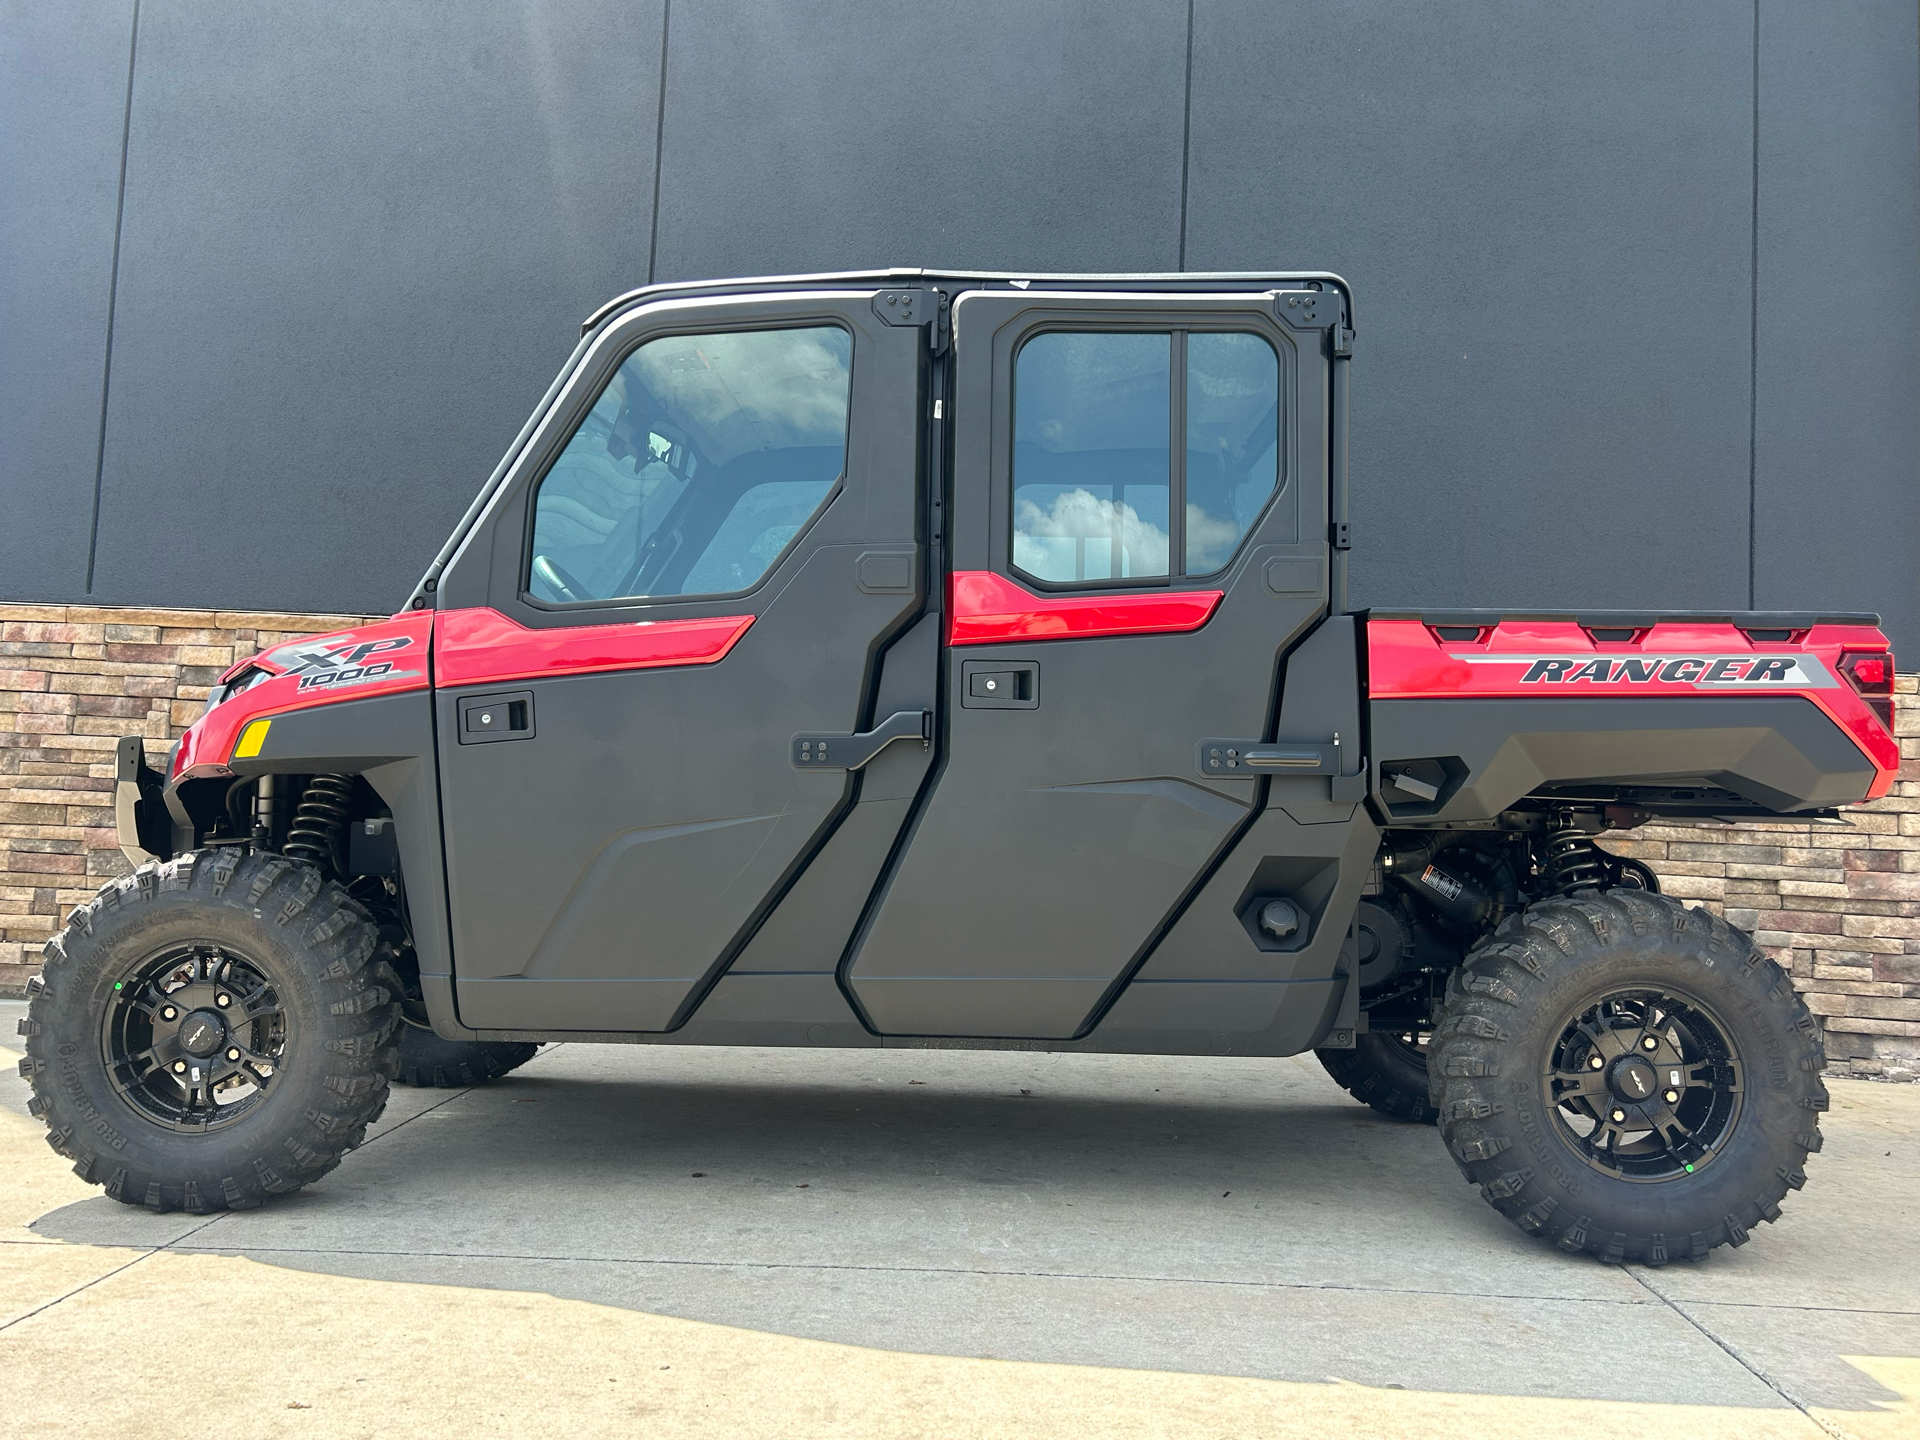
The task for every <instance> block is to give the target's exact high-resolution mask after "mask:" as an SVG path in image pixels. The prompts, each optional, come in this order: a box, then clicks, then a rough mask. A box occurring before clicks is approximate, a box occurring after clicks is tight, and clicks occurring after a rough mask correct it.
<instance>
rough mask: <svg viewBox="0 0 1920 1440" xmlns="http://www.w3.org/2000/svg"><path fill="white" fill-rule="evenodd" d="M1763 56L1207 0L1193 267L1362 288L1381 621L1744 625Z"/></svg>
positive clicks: (1401, 12)
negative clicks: (1447, 607)
mask: <svg viewBox="0 0 1920 1440" xmlns="http://www.w3.org/2000/svg"><path fill="white" fill-rule="evenodd" d="M1751 35H1752V9H1751V6H1750V4H1747V3H1744V0H1711V3H1705V0H1703V3H1698V4H1693V5H1688V6H1680V7H1676V6H1672V5H1668V4H1665V3H1661V0H1632V3H1617V4H1607V5H1587V6H1567V5H1551V6H1533V5H1517V4H1499V5H1465V6H1463V5H1452V4H1421V5H1408V4H1391V5H1390V4H1383V3H1378V0H1328V3H1318V4H1298V3H1289V4H1284V5H1276V4H1272V3H1270V0H1199V4H1198V6H1197V24H1196V33H1195V37H1194V62H1193V63H1194V77H1193V136H1192V177H1191V205H1190V211H1189V221H1188V243H1187V264H1188V266H1189V267H1190V268H1194V269H1211V268H1233V269H1252V268H1255V267H1259V266H1269V265H1309V266H1314V267H1319V268H1326V269H1332V270H1337V271H1339V272H1341V273H1342V274H1344V275H1345V276H1346V277H1347V278H1348V279H1349V280H1351V281H1352V282H1353V284H1354V286H1355V289H1356V292H1357V294H1358V297H1359V322H1360V337H1359V346H1358V350H1357V358H1356V360H1355V362H1354V402H1353V451H1352V456H1353V496H1352V517H1353V522H1354V544H1355V549H1354V552H1353V562H1352V564H1353V569H1352V583H1351V591H1350V595H1351V599H1352V601H1353V603H1355V604H1356V605H1360V604H1369V603H1373V604H1385V603H1396V604H1397V603H1418V604H1440V603H1445V604H1459V603H1463V602H1465V601H1467V600H1468V599H1469V598H1472V599H1473V601H1474V603H1477V604H1479V603H1484V604H1508V603H1524V604H1536V605H1537V604H1541V603H1545V602H1547V601H1548V600H1549V599H1550V598H1551V599H1552V601H1553V603H1565V604H1580V605H1596V606H1598V605H1621V604H1627V603H1630V602H1638V603H1652V601H1653V599H1654V597H1658V603H1660V604H1662V605H1668V606H1683V605H1684V606H1715V607H1717V606H1732V605H1736V604H1738V605H1744V604H1745V603H1746V598H1747V500H1748V444H1747V441H1748V413H1749V411H1748V389H1749V387H1748V375H1749V358H1750V349H1749V333H1748V275H1749V268H1748V257H1749V254H1750V241H1751V187H1750V179H1751V134H1752V95H1751V78H1752V51H1751V48H1750V41H1751ZM1911 175H1912V172H1911V169H1909V171H1908V172H1907V173H1906V175H1905V176H1903V177H1902V179H1901V180H1900V182H1899V183H1901V184H1903V185H1906V186H1909V187H1910V186H1911V185H1912V178H1911ZM1907 321H1908V323H1909V324H1911V321H1912V316H1911V312H1909V314H1908V316H1907Z"/></svg>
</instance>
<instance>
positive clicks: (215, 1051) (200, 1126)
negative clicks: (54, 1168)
mask: <svg viewBox="0 0 1920 1440" xmlns="http://www.w3.org/2000/svg"><path fill="white" fill-rule="evenodd" d="M288 1038H289V1035H288V1024H287V1015H286V1010H285V1008H284V1006H283V1005H282V1004H281V1000H280V994H279V992H278V991H277V990H276V989H275V988H274V985H273V982H272V981H271V980H270V979H269V978H268V977H267V974H266V972H265V970H264V969H263V968H262V967H261V966H260V965H259V964H258V963H257V962H255V961H253V960H251V959H249V958H248V957H246V956H245V955H242V954H240V953H239V952H237V951H235V950H231V949H228V948H226V947H223V946H214V945H176V946H173V947H171V948H169V949H167V950H164V951H161V952H160V953H159V954H156V955H153V956H151V957H149V958H148V959H147V960H145V961H143V962H142V963H141V964H139V965H138V966H136V967H134V969H133V970H132V972H131V973H129V974H128V975H127V976H126V977H125V978H124V979H122V980H121V981H119V982H118V983H117V984H115V986H114V987H113V1001H112V1003H111V1004H110V1005H109V1006H108V1007H107V1013H106V1017H105V1019H104V1021H103V1022H102V1026H101V1036H100V1039H101V1048H102V1052H103V1055H104V1058H105V1060H106V1065H107V1078H108V1080H109V1081H110V1082H111V1083H112V1085H113V1088H114V1089H115V1090H116V1091H118V1092H119V1094H120V1096H121V1098H122V1099H124V1100H125V1101H126V1102H127V1103H128V1104H129V1105H131V1106H132V1107H133V1108H134V1109H135V1110H137V1111H139V1112H140V1114H141V1115H143V1116H144V1117H145V1118H147V1119H148V1120H150V1121H153V1122H154V1123H155V1124H158V1125H163V1126H165V1127H166V1128H167V1129H169V1130H179V1131H196V1132H197V1131H205V1130H217V1129H220V1128H221V1127H223V1126H226V1125H231V1124H232V1123H233V1122H234V1121H236V1120H238V1119H240V1117H241V1116H243V1115H245V1114H246V1113H247V1112H248V1111H250V1110H252V1109H253V1108H254V1107H256V1106H257V1105H259V1104H260V1102H261V1101H262V1100H264V1099H265V1098H266V1096H267V1094H268V1092H269V1091H270V1090H271V1089H272V1088H273V1084H274V1081H275V1078H276V1077H277V1076H278V1075H279V1073H280V1068H281V1066H282V1064H283V1063H284V1062H285V1059H286V1056H287V1042H288Z"/></svg>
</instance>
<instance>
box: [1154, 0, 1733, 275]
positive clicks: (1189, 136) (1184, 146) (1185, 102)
mask: <svg viewBox="0 0 1920 1440" xmlns="http://www.w3.org/2000/svg"><path fill="white" fill-rule="evenodd" d="M1755 3H1756V4H1757V3H1758V0H1755ZM1193 6H1194V0H1187V70H1186V82H1185V84H1186V89H1185V95H1184V97H1183V99H1182V102H1181V111H1180V243H1179V247H1178V251H1177V254H1176V258H1175V261H1174V267H1173V268H1174V269H1175V270H1185V269H1186V268H1187V176H1188V172H1189V171H1190V170H1191V168H1192V164H1193Z"/></svg>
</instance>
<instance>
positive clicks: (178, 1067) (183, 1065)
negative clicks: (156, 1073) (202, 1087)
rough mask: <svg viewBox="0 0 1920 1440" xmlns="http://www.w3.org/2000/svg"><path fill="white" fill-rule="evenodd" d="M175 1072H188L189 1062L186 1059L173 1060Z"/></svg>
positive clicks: (182, 1073)
mask: <svg viewBox="0 0 1920 1440" xmlns="http://www.w3.org/2000/svg"><path fill="white" fill-rule="evenodd" d="M173 1073H174V1074H176V1075H184V1074H186V1073H187V1062H186V1061H184V1060H176V1061H174V1062H173Z"/></svg>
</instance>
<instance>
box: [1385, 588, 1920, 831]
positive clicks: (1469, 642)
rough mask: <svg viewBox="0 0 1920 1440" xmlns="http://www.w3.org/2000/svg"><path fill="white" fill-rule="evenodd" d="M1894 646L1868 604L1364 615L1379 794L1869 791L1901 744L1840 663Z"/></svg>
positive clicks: (1888, 775) (1741, 801) (1469, 803)
mask: <svg viewBox="0 0 1920 1440" xmlns="http://www.w3.org/2000/svg"><path fill="white" fill-rule="evenodd" d="M1783 622H1785V623H1783ZM1781 637H1785V638H1781ZM1887 648H1888V647H1887V641H1886V637H1885V636H1884V635H1883V634H1881V632H1880V631H1879V629H1878V628H1877V627H1876V626H1875V625H1874V624H1873V623H1871V617H1863V616H1849V617H1838V618H1834V619H1823V618H1821V617H1816V616H1771V615H1765V616H1763V615H1749V616H1731V617H1728V616H1718V617H1701V616H1657V615H1608V616H1604V617H1602V616H1583V617H1575V616H1546V617H1542V616H1518V617H1507V616H1503V615H1499V614H1491V613H1487V612H1464V613H1457V614H1446V615H1437V614H1426V615H1419V616H1407V615H1385V616H1383V615H1378V614H1376V615H1372V616H1369V618H1368V622H1367V652H1368V671H1369V674H1368V701H1369V706H1368V709H1369V717H1368V718H1369V750H1370V754H1371V756H1372V769H1373V785H1374V795H1375V801H1376V804H1377V805H1378V806H1379V807H1380V808H1381V810H1382V811H1383V813H1384V814H1385V815H1387V816H1388V817H1389V818H1390V819H1393V820H1421V821H1439V822H1447V821H1470V820H1485V819H1488V818H1490V817H1492V816H1494V815H1497V814H1499V813H1500V812H1501V811H1502V810H1504V809H1507V808H1509V807H1511V806H1512V805H1513V804H1514V803H1515V802H1516V801H1518V800H1520V799H1522V798H1524V797H1525V796H1527V795H1529V794H1531V793H1533V792H1535V791H1539V790H1542V789H1546V790H1549V791H1552V790H1554V789H1559V790H1566V789H1567V788H1568V787H1578V786H1582V785H1587V786H1595V787H1606V786H1611V787H1618V788H1619V789H1621V790H1622V791H1634V792H1636V793H1637V794H1640V795H1641V796H1642V798H1641V799H1638V800H1635V801H1634V802H1633V803H1636V804H1640V805H1642V806H1643V807H1644V808H1649V809H1652V810H1654V811H1656V812H1658V811H1660V810H1661V809H1662V805H1663V802H1662V801H1661V800H1660V799H1659V797H1660V796H1661V795H1663V794H1665V795H1668V796H1673V795H1674V794H1675V792H1678V794H1679V795H1680V796H1682V797H1683V796H1684V795H1685V792H1686V788H1687V787H1689V786H1692V787H1698V788H1699V789H1700V790H1702V791H1703V792H1704V791H1713V792H1719V799H1720V800H1721V801H1722V802H1724V803H1722V804H1720V805H1719V807H1718V808H1720V809H1724V810H1728V811H1731V812H1737V813H1752V814H1792V813H1797V812H1802V811H1807V810H1819V809H1826V808H1831V807H1834V806H1839V805H1849V804H1855V803H1858V802H1860V801H1862V800H1868V799H1874V798H1877V797H1879V796H1881V795H1884V794H1886V793H1887V792H1888V790H1889V789H1891V787H1892V784H1893V781H1894V779H1895V778H1896V776H1897V774H1898V771H1899V766H1900V754H1899V746H1898V744H1897V742H1896V741H1895V740H1894V738H1893V736H1892V735H1891V734H1890V733H1889V732H1888V730H1887V728H1886V727H1885V725H1883V724H1882V723H1881V721H1880V719H1879V718H1878V717H1877V716H1876V715H1875V714H1874V713H1873V710H1872V709H1871V708H1870V707H1869V706H1868V704H1867V702H1866V700H1865V699H1864V698H1863V697H1862V696H1861V695H1860V694H1859V692H1858V691H1856V690H1855V689H1854V688H1853V686H1852V685H1850V684H1849V683H1848V682H1847V680H1846V679H1845V678H1844V677H1843V676H1842V675H1841V673H1840V669H1839V659H1840V656H1841V655H1842V654H1843V653H1844V652H1847V651H1857V650H1877V651H1885V650H1886V649H1887ZM1403 779H1405V780H1410V781H1411V782H1412V783H1411V784H1407V785H1403V784H1401V783H1400V781H1401V780H1403ZM1647 797H1652V798H1647ZM1671 803H1672V804H1673V805H1674V806H1675V807H1676V810H1675V813H1680V812H1681V811H1684V810H1687V809H1689V808H1691V809H1692V810H1693V811H1694V812H1695V813H1697V812H1698V811H1699V810H1701V809H1712V808H1715V807H1714V805H1713V804H1712V803H1711V798H1710V797H1708V796H1706V795H1704V794H1703V795H1702V797H1701V802H1700V803H1699V804H1695V805H1691V806H1690V805H1689V802H1687V801H1685V800H1684V799H1683V798H1673V799H1672V800H1671Z"/></svg>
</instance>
